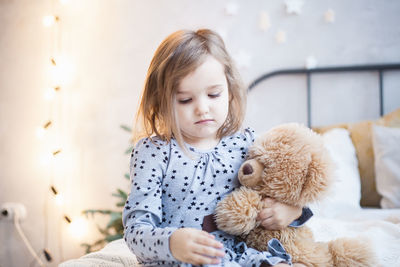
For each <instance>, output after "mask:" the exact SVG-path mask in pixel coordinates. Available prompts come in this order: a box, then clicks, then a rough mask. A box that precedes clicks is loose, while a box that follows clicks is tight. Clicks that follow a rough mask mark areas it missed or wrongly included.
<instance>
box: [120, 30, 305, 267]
mask: <svg viewBox="0 0 400 267" xmlns="http://www.w3.org/2000/svg"><path fill="white" fill-rule="evenodd" d="M245 99H246V92H245V90H244V87H243V86H242V84H241V83H240V79H239V75H238V73H237V72H236V70H235V68H234V66H233V63H232V60H231V58H230V57H229V55H228V53H227V52H226V49H225V46H224V43H223V41H222V39H221V38H220V37H219V36H218V35H217V34H216V33H215V32H213V31H211V30H207V29H203V30H198V31H196V32H193V31H183V30H182V31H178V32H175V33H173V34H171V35H170V36H169V37H167V38H166V39H165V40H164V41H163V42H162V43H161V45H160V46H159V47H158V49H157V51H156V52H155V55H154V57H153V60H152V61H151V64H150V67H149V70H148V74H147V78H146V83H145V86H144V92H143V96H142V99H141V104H140V107H139V113H138V117H137V118H138V119H140V120H141V124H142V126H143V131H144V133H145V136H146V138H143V139H141V140H140V141H139V142H138V143H137V144H136V147H135V149H134V151H133V152H132V157H131V181H132V187H131V194H130V195H129V197H128V200H127V202H126V205H125V208H124V212H123V223H124V227H125V235H124V237H125V241H126V243H127V245H128V247H129V248H130V250H131V251H132V252H133V253H134V254H135V255H136V256H137V259H138V260H139V261H140V262H141V263H142V264H143V265H144V266H155V265H162V266H190V264H193V265H209V264H210V265H213V264H220V266H260V265H261V264H262V263H264V264H267V265H285V266H288V264H291V258H290V256H289V255H288V254H286V253H285V250H284V249H283V247H282V246H281V244H280V243H279V241H278V240H271V241H270V242H269V245H270V250H269V251H268V252H259V251H256V250H254V249H251V248H247V246H246V245H245V244H244V243H243V242H238V241H236V240H235V238H234V237H233V236H230V235H228V234H226V233H224V232H222V231H217V229H216V227H215V224H214V221H213V219H212V218H213V217H212V213H213V211H214V208H215V206H216V203H217V202H218V201H219V200H221V199H222V198H223V197H224V196H225V195H226V194H228V193H230V192H231V191H232V190H233V189H234V188H235V187H237V186H238V180H237V172H238V169H239V167H240V165H241V163H242V162H243V160H244V159H245V157H246V153H247V148H248V147H249V146H250V145H251V144H252V142H253V141H254V133H253V132H252V131H251V130H249V129H246V130H242V131H239V129H240V125H241V123H242V120H243V117H244V110H245ZM266 201H267V202H269V203H268V204H269V206H270V208H267V209H264V210H262V212H260V214H259V220H260V221H261V225H263V226H264V227H266V228H268V229H279V228H282V227H286V226H287V225H288V224H289V223H290V222H292V221H293V220H294V219H296V218H298V217H299V216H300V215H301V214H302V209H301V208H298V207H292V206H286V205H284V204H281V203H277V202H274V201H273V200H271V199H268V200H266ZM308 211H309V210H308ZM309 214H310V213H309V212H306V213H303V215H302V216H301V217H300V219H299V220H295V221H294V222H293V223H292V225H294V226H298V225H301V224H302V223H304V222H305V221H306V220H307V219H308V218H309V217H310V215H309Z"/></svg>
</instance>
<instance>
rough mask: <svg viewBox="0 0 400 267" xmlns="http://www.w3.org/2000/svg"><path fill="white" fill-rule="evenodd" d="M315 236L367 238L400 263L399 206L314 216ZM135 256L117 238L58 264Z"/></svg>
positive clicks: (111, 263) (104, 265) (129, 261)
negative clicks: (101, 247) (91, 251)
mask: <svg viewBox="0 0 400 267" xmlns="http://www.w3.org/2000/svg"><path fill="white" fill-rule="evenodd" d="M307 225H308V226H309V227H310V228H311V229H312V230H313V233H314V235H315V239H316V240H318V241H328V240H332V239H335V238H338V237H344V236H346V237H354V238H366V239H369V240H370V242H371V243H372V246H373V248H374V251H375V253H376V255H377V259H378V261H379V266H392V267H393V266H400V209H391V210H389V209H387V210H382V209H362V210H358V211H354V210H352V211H351V212H342V213H341V214H338V215H337V216H335V218H323V217H318V216H315V217H313V218H311V219H310V221H309V222H307ZM137 265H138V263H137V260H136V258H135V256H134V255H133V254H132V253H131V252H130V251H129V249H128V248H127V246H126V245H125V242H124V241H123V240H122V239H120V240H116V241H114V242H111V243H109V244H108V245H107V246H106V247H104V248H103V249H101V250H100V251H98V252H94V253H90V254H88V255H85V256H83V257H81V258H79V259H74V260H69V261H67V262H64V263H62V264H61V265H60V267H83V266H85V267H90V266H100V267H122V266H137Z"/></svg>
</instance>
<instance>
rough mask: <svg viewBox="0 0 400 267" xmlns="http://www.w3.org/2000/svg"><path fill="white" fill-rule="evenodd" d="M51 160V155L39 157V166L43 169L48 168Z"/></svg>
mask: <svg viewBox="0 0 400 267" xmlns="http://www.w3.org/2000/svg"><path fill="white" fill-rule="evenodd" d="M52 159H53V154H52V153H46V154H44V155H42V156H41V157H40V164H41V165H42V166H43V167H48V166H49V165H50V163H51V160H52Z"/></svg>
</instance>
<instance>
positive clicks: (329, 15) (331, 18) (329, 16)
mask: <svg viewBox="0 0 400 267" xmlns="http://www.w3.org/2000/svg"><path fill="white" fill-rule="evenodd" d="M324 19H325V22H328V23H334V22H335V11H333V9H331V8H330V9H328V10H327V11H326V12H325V14H324Z"/></svg>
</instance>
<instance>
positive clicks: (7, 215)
mask: <svg viewBox="0 0 400 267" xmlns="http://www.w3.org/2000/svg"><path fill="white" fill-rule="evenodd" d="M15 217H16V218H17V219H18V220H19V221H23V220H25V219H26V208H25V205H24V204H22V203H14V202H6V203H3V204H2V205H1V207H0V218H1V219H6V220H10V221H11V220H14V218H15Z"/></svg>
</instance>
